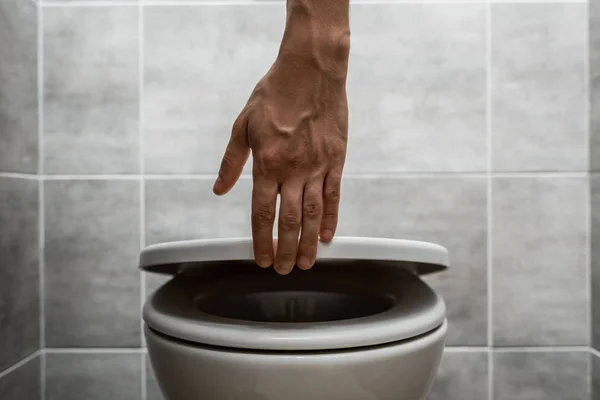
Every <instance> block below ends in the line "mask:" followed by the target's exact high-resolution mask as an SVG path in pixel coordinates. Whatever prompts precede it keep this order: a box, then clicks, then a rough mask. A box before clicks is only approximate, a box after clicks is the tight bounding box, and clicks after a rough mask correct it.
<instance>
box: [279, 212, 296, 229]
mask: <svg viewBox="0 0 600 400" xmlns="http://www.w3.org/2000/svg"><path fill="white" fill-rule="evenodd" d="M279 226H280V228H281V229H282V230H284V231H296V230H298V229H300V217H299V216H298V215H296V214H295V213H291V212H290V213H286V214H283V215H282V216H281V217H280V219H279Z"/></svg>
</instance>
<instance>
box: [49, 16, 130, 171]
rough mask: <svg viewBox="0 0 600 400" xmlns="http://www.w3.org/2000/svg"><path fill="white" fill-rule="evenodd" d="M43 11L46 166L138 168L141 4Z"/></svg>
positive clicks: (55, 168)
mask: <svg viewBox="0 0 600 400" xmlns="http://www.w3.org/2000/svg"><path fill="white" fill-rule="evenodd" d="M43 12H44V74H45V75H44V100H45V103H44V116H45V119H44V134H45V136H44V153H45V159H44V163H45V164H44V169H45V171H46V172H48V173H134V172H137V171H138V170H139V165H138V164H139V162H138V160H139V156H138V152H139V143H138V142H139V132H138V103H139V101H138V91H139V75H138V69H139V68H138V47H139V46H138V8H137V7H128V6H116V7H77V8H73V7H51V8H44V9H43ZM107 27H110V29H107Z"/></svg>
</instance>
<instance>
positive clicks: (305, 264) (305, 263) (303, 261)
mask: <svg viewBox="0 0 600 400" xmlns="http://www.w3.org/2000/svg"><path fill="white" fill-rule="evenodd" d="M310 264H311V263H310V260H309V259H308V257H306V256H302V257H300V259H299V260H298V266H299V267H300V268H302V269H308V268H310V267H311V265H310Z"/></svg>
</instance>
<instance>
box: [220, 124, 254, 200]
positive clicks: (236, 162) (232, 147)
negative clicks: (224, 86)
mask: <svg viewBox="0 0 600 400" xmlns="http://www.w3.org/2000/svg"><path fill="white" fill-rule="evenodd" d="M249 155H250V147H249V146H248V140H247V135H246V124H245V121H242V120H240V119H239V118H238V120H236V121H235V123H234V124H233V130H232V132H231V138H230V139H229V144H228V145H227V149H225V154H224V155H223V160H222V161H221V168H220V169H219V177H218V178H217V180H216V181H215V184H214V186H213V192H214V193H215V194H216V195H219V196H221V195H224V194H225V193H227V192H229V191H230V190H231V188H232V187H233V186H234V185H235V183H236V182H237V181H238V179H239V178H240V175H241V174H242V170H243V169H244V165H245V164H246V161H247V160H248V156H249Z"/></svg>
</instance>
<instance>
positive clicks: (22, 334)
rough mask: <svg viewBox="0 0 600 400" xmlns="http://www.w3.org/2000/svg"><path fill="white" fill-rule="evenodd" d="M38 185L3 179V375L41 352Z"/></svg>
mask: <svg viewBox="0 0 600 400" xmlns="http://www.w3.org/2000/svg"><path fill="white" fill-rule="evenodd" d="M38 204H39V202H38V182H37V181H36V180H30V179H12V178H1V177H0V371H2V370H4V369H6V368H8V367H10V366H11V365H13V364H14V363H16V362H18V361H20V360H21V359H22V358H23V357H25V356H28V355H29V354H31V353H33V352H34V351H36V350H38V349H39V347H40V306H39V304H40V301H39V279H40V277H39V228H38V227H39V219H38V215H39V212H38Z"/></svg>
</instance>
